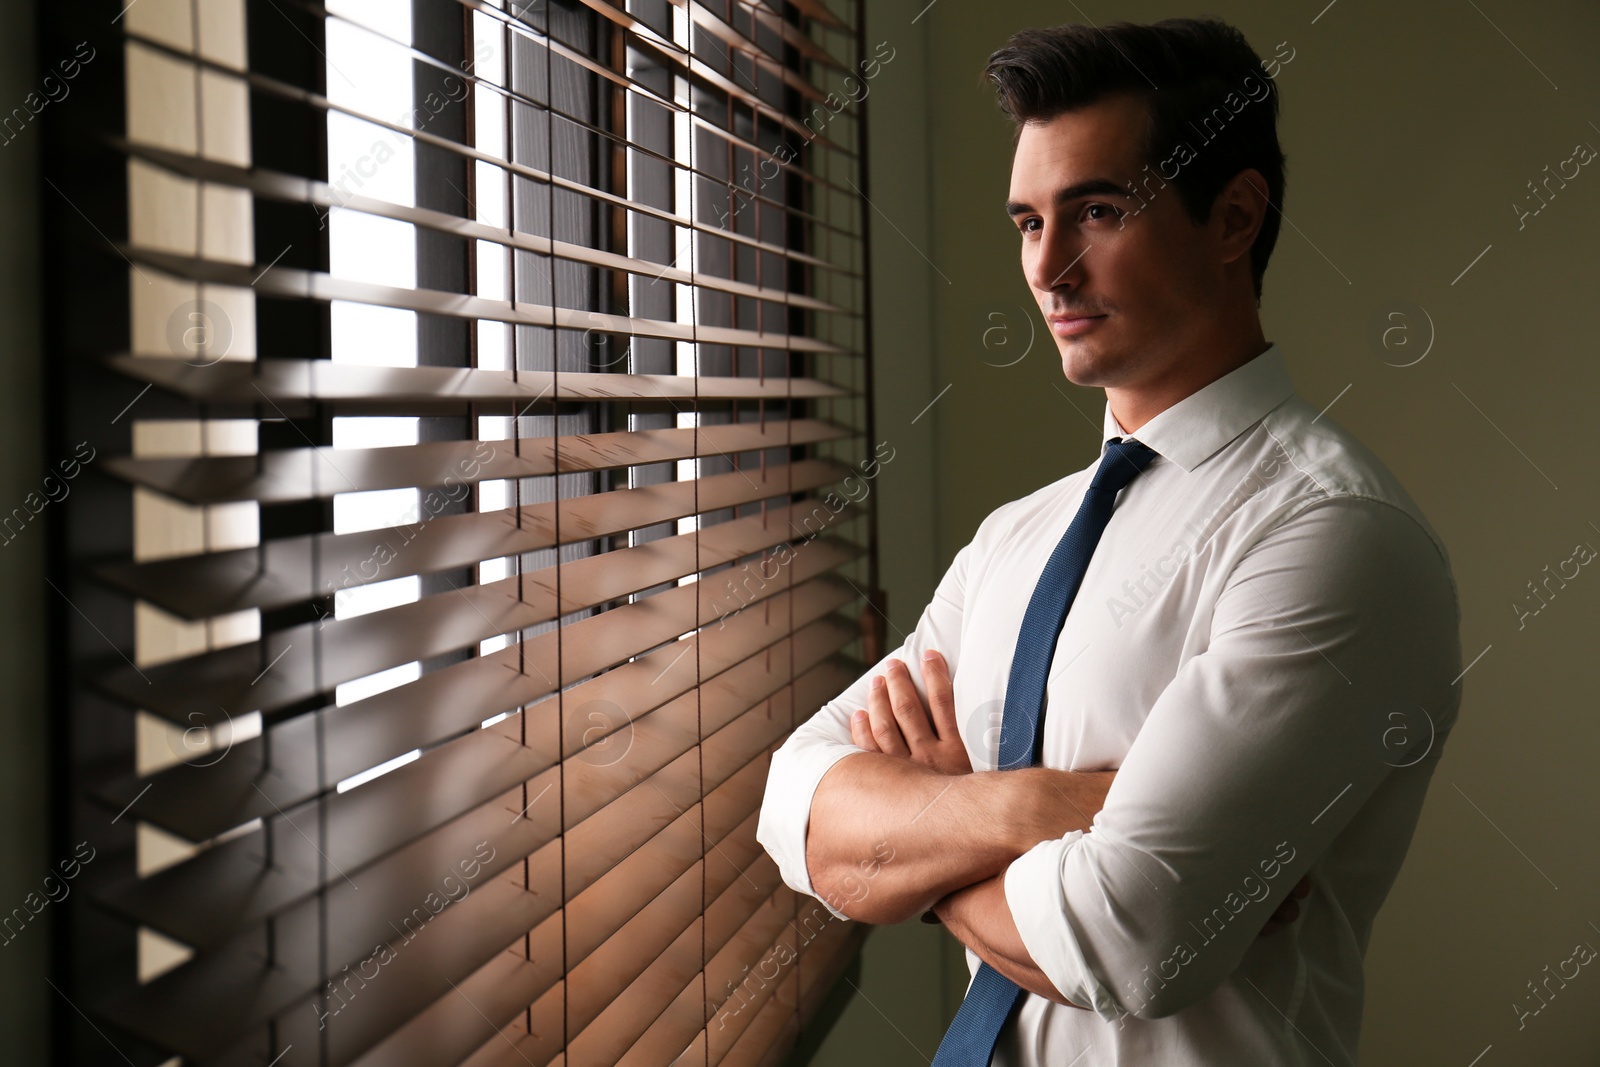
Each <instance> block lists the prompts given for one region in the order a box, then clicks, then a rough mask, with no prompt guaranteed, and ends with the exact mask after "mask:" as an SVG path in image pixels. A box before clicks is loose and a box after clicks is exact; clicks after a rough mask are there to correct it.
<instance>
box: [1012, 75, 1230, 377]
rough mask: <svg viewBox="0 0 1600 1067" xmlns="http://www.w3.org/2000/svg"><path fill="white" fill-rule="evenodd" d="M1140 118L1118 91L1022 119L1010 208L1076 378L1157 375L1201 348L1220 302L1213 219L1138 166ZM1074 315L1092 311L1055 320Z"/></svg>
mask: <svg viewBox="0 0 1600 1067" xmlns="http://www.w3.org/2000/svg"><path fill="white" fill-rule="evenodd" d="M1148 121H1149V119H1148V116H1147V115H1146V112H1145V108H1144V105H1143V104H1142V103H1141V102H1140V101H1139V100H1138V99H1136V98H1134V97H1131V96H1116V97H1110V98H1107V99H1105V100H1102V101H1100V102H1097V103H1095V104H1091V105H1088V106H1086V107H1083V108H1080V109H1078V110H1076V111H1071V112H1067V113H1065V114H1063V115H1059V116H1057V117H1056V118H1054V119H1052V120H1050V121H1049V122H1047V123H1043V124H1038V125H1034V124H1029V125H1027V126H1024V127H1023V129H1022V134H1021V137H1020V139H1019V140H1018V142H1017V150H1016V155H1015V158H1014V159H1013V161H1012V166H1011V190H1010V196H1009V199H1008V203H1007V211H1008V213H1010V215H1011V217H1012V221H1013V223H1014V224H1015V225H1016V227H1017V229H1018V231H1019V233H1020V235H1021V240H1022V270H1023V274H1024V276H1025V277H1026V278H1027V281H1028V285H1029V287H1030V288H1032V289H1033V295H1034V299H1035V300H1037V301H1038V303H1039V308H1040V310H1041V311H1043V312H1044V314H1045V316H1046V320H1047V321H1048V322H1049V325H1050V331H1051V334H1052V335H1053V336H1054V337H1055V341H1056V347H1057V348H1059V349H1060V350H1061V368H1062V371H1063V372H1064V373H1065V374H1066V376H1067V379H1068V380H1069V381H1071V382H1073V383H1074V384H1077V385H1085V386H1100V387H1106V386H1110V387H1113V388H1123V389H1136V388H1139V387H1141V386H1147V385H1149V384H1150V383H1152V382H1156V381H1159V380H1160V379H1161V378H1162V377H1163V376H1165V375H1166V374H1167V373H1168V372H1169V370H1170V368H1171V367H1173V366H1174V365H1175V364H1176V363H1177V362H1178V361H1180V360H1182V359H1183V358H1184V356H1185V354H1186V353H1188V352H1189V351H1191V350H1192V349H1193V348H1194V347H1195V346H1196V345H1203V344H1204V341H1203V337H1204V336H1205V335H1206V333H1207V331H1208V329H1211V328H1213V327H1214V326H1215V320H1216V317H1217V315H1218V312H1219V308H1221V307H1222V306H1223V304H1224V293H1225V290H1224V287H1223V282H1224V275H1223V270H1222V268H1223V263H1222V262H1220V259H1221V258H1222V257H1220V256H1219V254H1218V245H1217V236H1216V232H1215V231H1216V227H1215V226H1209V225H1208V226H1196V225H1195V224H1194V223H1193V222H1191V221H1190V220H1189V216H1188V215H1187V213H1186V212H1185V211H1184V209H1183V204H1182V202H1181V201H1180V200H1179V199H1178V192H1177V189H1176V188H1175V187H1174V186H1172V185H1171V184H1170V183H1165V188H1163V187H1162V186H1163V184H1164V183H1163V182H1162V180H1161V178H1160V177H1159V175H1158V173H1157V168H1156V167H1155V166H1151V167H1150V169H1149V170H1148V171H1146V170H1145V169H1144V167H1145V160H1144V158H1143V156H1142V148H1141V145H1142V141H1143V137H1144V131H1145V127H1146V125H1147V123H1148ZM1201 151H1204V149H1203V148H1202V149H1201ZM1167 172H1168V173H1169V174H1170V173H1172V169H1171V167H1170V166H1169V167H1168V168H1167ZM1130 183H1131V184H1132V185H1133V186H1134V187H1135V188H1137V189H1138V191H1139V192H1140V193H1141V194H1142V195H1143V197H1144V199H1143V200H1141V199H1140V197H1139V196H1135V195H1134V192H1133V191H1132V189H1130ZM1217 214H1218V213H1217V212H1213V217H1212V221H1213V223H1214V222H1215V221H1216V218H1217ZM1070 316H1092V317H1090V318H1088V320H1087V321H1079V322H1076V323H1073V322H1063V321H1061V320H1062V318H1063V317H1070Z"/></svg>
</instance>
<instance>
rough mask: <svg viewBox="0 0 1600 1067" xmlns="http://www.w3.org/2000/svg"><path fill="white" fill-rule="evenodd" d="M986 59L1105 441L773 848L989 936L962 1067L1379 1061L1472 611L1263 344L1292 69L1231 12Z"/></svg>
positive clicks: (829, 757) (859, 718) (835, 707)
mask: <svg viewBox="0 0 1600 1067" xmlns="http://www.w3.org/2000/svg"><path fill="white" fill-rule="evenodd" d="M985 73H986V75H987V76H988V77H989V78H990V79H991V80H992V82H993V83H994V85H995V87H996V90H997V93H998V96H999V101H1000V104H1001V107H1002V110H1003V111H1004V112H1005V113H1006V115H1007V116H1008V117H1009V118H1010V119H1011V120H1012V121H1013V123H1014V124H1015V125H1016V139H1015V154H1014V158H1013V163H1012V172H1011V186H1010V193H1009V199H1008V202H1007V205H1006V210H1007V212H1008V214H1009V215H1010V217H1011V220H1012V222H1013V224H1014V225H1015V226H1016V228H1017V231H1018V239H1019V242H1020V244H1021V260H1022V269H1023V273H1024V275H1025V277H1026V279H1027V281H1028V284H1029V286H1030V287H1031V288H1032V290H1033V292H1034V295H1035V297H1036V298H1037V300H1038V302H1039V305H1040V308H1041V310H1042V311H1043V312H1044V313H1045V316H1046V317H1047V319H1048V320H1049V321H1050V323H1051V329H1052V333H1053V335H1054V337H1055V340H1056V344H1057V347H1058V348H1059V350H1060V353H1061V361H1062V371H1063V373H1064V374H1065V375H1066V376H1067V378H1068V379H1069V380H1070V381H1072V382H1074V383H1076V384H1078V385H1084V386H1097V387H1102V388H1104V389H1105V391H1106V408H1105V415H1104V433H1103V438H1104V441H1103V444H1102V456H1101V458H1100V459H1099V460H1097V462H1096V463H1095V464H1093V465H1091V466H1090V467H1089V468H1086V469H1085V470H1082V471H1078V472H1076V473H1073V474H1069V475H1067V476H1065V477H1063V478H1061V479H1059V480H1057V481H1055V482H1052V483H1051V484H1049V485H1046V486H1044V487H1043V488H1041V489H1039V490H1037V491H1036V492H1034V493H1032V494H1030V495H1028V496H1026V497H1023V498H1021V499H1020V500H1015V501H1012V502H1010V503H1008V504H1005V505H1003V506H1001V507H1000V508H998V509H996V510H995V511H994V512H993V513H991V514H990V515H989V516H988V518H986V519H985V520H984V521H983V523H982V524H981V525H980V526H979V528H978V531H977V533H976V535H975V536H974V537H973V539H972V541H971V543H970V544H968V545H966V546H965V547H964V548H962V549H961V551H960V552H958V553H957V554H956V557H955V560H954V562H953V563H952V564H951V566H950V569H949V570H948V572H947V573H946V574H945V575H944V578H943V580H942V581H941V582H940V584H939V587H938V589H937V591H936V593H935V595H934V599H933V601H932V603H930V604H929V605H928V607H927V609H926V611H924V613H923V615H922V618H921V620H920V621H919V622H918V624H917V627H916V630H915V631H914V632H913V633H912V634H910V635H909V636H908V637H907V638H906V641H905V643H904V644H903V645H902V646H901V647H900V648H899V649H898V650H896V651H895V652H893V653H891V654H889V655H888V656H886V657H885V658H884V659H883V660H882V661H880V662H879V663H878V664H877V665H875V666H874V667H873V668H872V670H870V671H868V672H867V674H865V675H863V676H862V678H861V679H860V680H858V681H857V682H856V683H855V684H853V685H852V686H851V687H850V688H849V689H847V690H846V691H845V692H844V693H843V694H841V695H840V696H839V698H838V699H836V700H834V701H832V702H830V703H829V704H828V705H827V706H825V707H823V708H822V709H821V710H820V711H818V712H817V713H816V715H815V716H813V717H812V718H811V719H810V720H809V721H808V722H806V723H805V724H804V725H802V726H801V727H800V728H798V729H797V730H796V731H795V732H794V734H793V735H792V736H791V737H790V738H789V739H788V740H787V741H786V742H785V743H784V745H783V746H782V747H781V748H780V749H779V750H778V751H777V752H776V753H775V754H774V756H773V758H772V765H771V771H770V777H769V780H768V784H767V792H766V797H765V801H764V804H763V807H762V810H761V816H760V825H759V828H758V831H757V836H758V838H759V840H760V841H761V843H762V845H763V846H764V847H765V848H766V849H767V850H768V852H769V853H770V854H771V855H772V856H773V857H774V859H775V860H776V861H777V863H778V865H779V868H780V870H781V871H782V874H783V877H784V880H785V882H786V883H787V884H788V885H790V886H791V887H792V888H794V889H795V890H797V891H799V892H802V893H810V894H814V895H817V896H820V897H821V898H822V899H823V901H824V902H825V903H827V904H828V906H829V908H830V909H831V910H832V911H833V913H834V914H835V915H837V916H840V917H849V918H853V919H858V920H862V921H866V922H874V923H889V922H899V921H902V920H905V919H907V918H909V917H912V916H916V915H919V914H922V913H924V912H925V911H928V910H930V909H931V911H932V913H933V916H936V917H937V919H938V920H939V921H940V922H942V923H943V924H944V925H945V927H946V928H947V929H948V930H949V931H950V932H951V933H952V934H954V935H955V936H956V937H958V938H959V939H960V940H961V941H962V942H963V943H964V944H965V945H966V946H967V949H968V961H969V964H970V965H971V966H972V968H973V971H974V978H973V982H972V985H971V986H970V987H969V990H968V995H967V998H966V1001H965V1002H964V1003H963V1004H962V1007H961V1010H960V1012H959V1013H958V1015H957V1016H956V1019H955V1021H954V1022H953V1023H952V1025H951V1028H950V1031H949V1032H948V1033H947V1034H946V1036H945V1040H944V1043H943V1044H942V1045H941V1047H940V1052H939V1056H938V1058H937V1059H936V1061H935V1063H936V1064H937V1065H939V1067H944V1065H947V1064H948V1065H955V1064H973V1065H981V1064H984V1063H987V1062H990V1052H991V1049H992V1050H993V1062H994V1063H996V1064H1005V1065H1008V1067H1010V1065H1020V1067H1043V1065H1046V1064H1051V1065H1057V1067H1063V1065H1066V1064H1073V1065H1074V1067H1096V1065H1109V1064H1140V1065H1151V1064H1157V1065H1165V1064H1178V1065H1191V1064H1217V1065H1228V1067H1235V1065H1256V1064H1313V1063H1314V1064H1321V1063H1328V1064H1334V1065H1346V1064H1353V1063H1355V1062H1356V1046H1357V1038H1358V1035H1359V1029H1360V1021H1361V1008H1362V957H1363V955H1364V952H1365V949H1366V945H1367V941H1368V937H1369V934H1370V932H1371V928H1372V921H1373V916H1374V914H1375V913H1376V911H1377V909H1378V907H1379V906H1380V905H1381V904H1382V902H1383V900H1384V897H1385V896H1386V895H1387V893H1388V890H1389V888H1390V886H1391V885H1392V884H1393V881H1394V878H1395V876H1396V874H1397V873H1398V870H1399V867H1400V864H1401V861H1402V859H1403V858H1404V855H1405V852H1406V849H1407V847H1408V844H1409V842H1410V838H1411V835H1412V831H1413V829H1414V827H1415V824H1416V819H1417V815H1418V812H1419V810H1420V808H1421V806H1422V802H1423V798H1424V794H1425V792H1426V789H1427V786H1428V782H1429V779H1430V777H1431V775H1432V773H1433V768H1434V766H1435V764H1436V763H1437V761H1438V759H1439V755H1440V753H1441V751H1442V749H1443V743H1444V740H1445V736H1446V735H1447V733H1448V732H1449V730H1450V729H1451V727H1452V726H1453V724H1454V722H1455V718H1456V713H1457V709H1458V706H1459V702H1460V687H1459V685H1458V684H1456V683H1457V682H1458V678H1459V675H1460V673H1461V665H1460V659H1461V657H1460V646H1459V637H1458V627H1459V612H1458V606H1457V598H1456V589H1455V583H1454V579H1453V577H1452V575H1451V572H1450V567H1449V561H1448V557H1447V555H1446V552H1445V549H1444V546H1443V544H1442V543H1441V542H1440V540H1439V538H1438V535H1437V534H1436V533H1435V531H1434V530H1433V528H1432V527H1431V526H1430V525H1429V524H1428V522H1427V520H1426V519H1425V518H1424V516H1423V515H1422V513H1421V511H1420V510H1419V509H1418V507H1417V505H1416V504H1415V503H1414V502H1413V501H1412V499H1411V498H1410V496H1408V495H1407V493H1406V491H1405V490H1404V489H1403V488H1402V487H1401V485H1400V484H1399V482H1398V481H1397V480H1396V479H1395V478H1394V476H1393V475H1392V474H1391V473H1390V472H1389V471H1388V470H1387V468H1385V467H1384V465H1383V464H1382V463H1381V462H1380V461H1379V460H1378V459H1377V458H1376V457H1375V456H1373V455H1372V453H1370V452H1369V451H1368V450H1367V449H1366V448H1365V447H1363V446H1362V445H1361V444H1360V443H1359V442H1358V441H1357V440H1355V439H1354V438H1353V437H1352V436H1351V435H1350V434H1349V433H1348V432H1347V431H1345V430H1344V429H1342V428H1341V427H1339V426H1338V425H1337V424H1335V423H1334V421H1333V420H1332V419H1330V418H1327V417H1324V416H1322V415H1320V414H1319V412H1318V409H1317V407H1315V406H1313V405H1312V404H1310V403H1308V402H1307V401H1306V400H1305V399H1304V398H1302V397H1300V396H1299V395H1298V394H1296V392H1295V390H1294V387H1293V385H1292V384H1291V382H1290V380H1289V377H1288V374H1287V371H1286V369H1285V365H1284V361H1283V357H1282V354H1281V353H1280V352H1279V350H1278V347H1277V345H1276V344H1269V343H1268V342H1267V341H1266V340H1265V338H1264V336H1263V333H1262V328H1261V323H1260V319H1259V314H1258V309H1259V299H1260V293H1261V283H1262V275H1263V272H1264V271H1265V268H1266V264H1267V260H1268V257H1269V256H1270V254H1271V251H1272V246H1273V243H1274V241H1275V238H1276V235H1277V230H1278V225H1277V224H1278V218H1279V216H1280V213H1281V205H1282V198H1283V187H1284V176H1283V169H1284V160H1283V156H1282V153H1281V151H1280V149H1279V146H1278V141H1277V134H1276V117H1277V108H1278V103H1277V91H1276V86H1275V85H1274V84H1273V82H1272V80H1271V78H1270V77H1269V76H1268V75H1267V74H1266V73H1265V68H1264V65H1263V64H1262V62H1261V60H1260V58H1259V57H1258V56H1257V54H1256V53H1255V52H1254V51H1253V50H1252V49H1251V48H1250V46H1249V45H1248V44H1247V43H1246V42H1245V40H1244V38H1243V36H1242V35H1240V34H1239V33H1238V32H1237V31H1236V30H1233V29H1232V28H1231V27H1228V26H1226V25H1224V24H1221V23H1218V22H1214V21H1209V20H1206V21H1197V20H1168V21H1165V22H1161V23H1157V24H1155V25H1153V26H1133V25H1128V24H1126V23H1122V24H1117V25H1114V26H1109V27H1105V28H1103V29H1093V28H1090V27H1081V26H1061V27H1056V28H1053V29H1048V30H1034V31H1026V32H1023V33H1020V34H1017V35H1016V36H1014V37H1013V38H1012V39H1011V41H1010V42H1009V44H1008V45H1007V46H1006V47H1005V48H1003V49H1001V50H1000V51H998V52H996V53H995V54H994V55H993V56H992V57H991V58H990V61H989V64H988V67H987V68H986V72H985ZM1153 87H1154V88H1153ZM1063 616H1064V619H1063ZM1308 888H1309V895H1305V896H1304V899H1303V901H1302V902H1301V903H1300V904H1299V905H1298V908H1297V907H1296V906H1295V904H1294V900H1295V897H1296V896H1297V895H1303V894H1305V893H1306V890H1307V889H1308ZM1297 911H1298V919H1297V921H1292V920H1296V912H1297ZM1269 919H1271V920H1273V921H1270V922H1269V921H1268V920H1269ZM1289 921H1292V925H1288V926H1287V928H1286V929H1285V930H1284V931H1283V932H1281V933H1278V934H1277V935H1276V936H1271V937H1264V936H1260V935H1261V934H1262V933H1263V932H1264V931H1263V927H1264V925H1265V927H1266V932H1270V931H1272V930H1273V929H1275V928H1276V927H1279V926H1282V925H1283V924H1284V923H1285V922H1289Z"/></svg>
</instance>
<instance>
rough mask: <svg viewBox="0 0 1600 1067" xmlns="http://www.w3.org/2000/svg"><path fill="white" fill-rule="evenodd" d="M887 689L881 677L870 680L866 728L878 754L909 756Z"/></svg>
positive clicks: (886, 682) (908, 749)
mask: <svg viewBox="0 0 1600 1067" xmlns="http://www.w3.org/2000/svg"><path fill="white" fill-rule="evenodd" d="M891 667H892V663H891ZM889 689H890V687H889V684H888V681H887V680H886V679H885V678H883V676H881V675H880V676H878V677H876V678H874V679H872V685H871V687H870V688H869V689H868V691H867V718H868V720H869V721H868V726H869V728H870V729H871V731H872V739H873V740H874V741H876V742H877V745H878V751H879V752H882V753H883V754H884V755H886V756H909V755H910V754H911V749H910V748H909V747H908V746H907V745H906V739H905V737H904V736H902V735H901V733H900V727H899V725H898V723H897V719H896V715H895V710H894V706H893V702H892V698H891V696H890V691H889Z"/></svg>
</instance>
